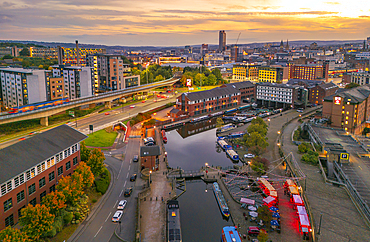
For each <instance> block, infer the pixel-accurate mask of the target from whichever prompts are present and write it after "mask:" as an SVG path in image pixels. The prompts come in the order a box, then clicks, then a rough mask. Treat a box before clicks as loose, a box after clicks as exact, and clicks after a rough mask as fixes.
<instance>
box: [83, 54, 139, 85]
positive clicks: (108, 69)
mask: <svg viewBox="0 0 370 242" xmlns="http://www.w3.org/2000/svg"><path fill="white" fill-rule="evenodd" d="M87 64H88V66H90V67H92V68H93V69H92V70H93V75H94V76H95V77H96V76H97V77H98V81H95V83H94V87H95V90H101V91H111V90H121V89H125V88H127V87H131V86H138V85H140V76H139V77H138V76H135V77H132V78H127V76H129V75H130V73H131V68H130V65H128V64H124V63H123V60H122V58H121V55H107V54H104V55H103V54H96V55H91V56H90V55H89V56H88V57H87ZM97 88H98V89H97Z"/></svg>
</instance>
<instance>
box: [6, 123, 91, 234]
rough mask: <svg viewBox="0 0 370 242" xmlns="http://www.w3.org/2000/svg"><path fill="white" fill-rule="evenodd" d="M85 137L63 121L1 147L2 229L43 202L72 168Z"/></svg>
mask: <svg viewBox="0 0 370 242" xmlns="http://www.w3.org/2000/svg"><path fill="white" fill-rule="evenodd" d="M86 138H87V136H86V135H84V134H82V133H80V132H78V131H77V130H75V129H73V128H71V127H69V126H67V125H62V126H59V127H56V128H54V129H51V130H48V131H45V132H43V133H40V134H37V135H35V136H33V137H30V138H28V139H26V140H23V141H21V142H18V143H16V144H13V145H11V146H8V147H6V148H4V149H1V150H0V165H1V169H0V184H1V185H0V187H1V191H0V204H1V205H2V206H0V229H4V228H5V227H7V226H13V225H14V224H16V223H17V222H18V220H19V218H20V217H21V210H22V209H23V208H24V207H26V206H27V205H28V204H31V205H36V204H38V203H40V202H41V200H42V198H43V197H44V196H46V194H48V193H50V192H52V191H55V187H56V185H57V184H58V180H59V179H61V178H62V176H68V175H70V174H71V173H72V172H73V170H74V169H75V168H76V166H77V165H78V164H79V162H80V144H79V143H80V142H81V141H83V140H84V139H86Z"/></svg>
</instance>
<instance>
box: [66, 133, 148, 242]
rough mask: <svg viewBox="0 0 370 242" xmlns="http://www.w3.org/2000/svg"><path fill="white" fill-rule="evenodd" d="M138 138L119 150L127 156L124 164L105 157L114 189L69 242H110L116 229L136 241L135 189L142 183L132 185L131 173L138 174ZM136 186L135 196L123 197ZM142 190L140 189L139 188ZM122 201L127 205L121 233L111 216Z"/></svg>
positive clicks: (122, 219) (107, 156)
mask: <svg viewBox="0 0 370 242" xmlns="http://www.w3.org/2000/svg"><path fill="white" fill-rule="evenodd" d="M139 141H140V140H139V139H130V140H129V142H128V143H127V145H126V146H124V147H123V148H121V149H118V150H116V152H117V153H119V152H120V153H123V154H126V155H125V158H124V161H123V162H122V161H121V160H119V159H116V158H114V157H111V156H109V152H108V153H107V154H106V161H105V163H106V164H107V166H108V168H109V169H110V171H111V173H112V180H113V183H112V188H111V190H108V191H107V194H106V197H103V198H101V199H106V200H105V201H104V200H103V201H102V202H101V204H99V205H97V206H100V207H98V208H97V210H96V211H95V213H94V214H93V215H92V217H90V218H88V219H87V221H85V222H84V223H83V224H82V225H81V230H79V231H76V232H75V233H77V234H76V236H73V237H72V238H73V239H69V240H68V241H70V242H72V241H73V242H77V241H78V242H94V241H96V242H104V241H109V240H110V239H111V237H112V236H114V230H115V229H117V232H120V234H121V235H122V236H123V238H124V239H126V240H127V241H133V240H134V236H135V224H136V217H135V215H136V205H137V203H136V199H135V197H136V196H137V193H138V189H137V188H136V187H135V184H136V183H140V181H139V179H140V178H138V180H137V181H136V182H130V180H129V179H130V177H131V175H132V174H134V173H137V171H138V163H134V162H132V157H133V155H134V154H138V150H139ZM130 186H132V187H133V191H134V192H133V194H132V195H131V196H130V197H124V195H123V194H124V190H125V189H126V188H128V187H130ZM139 187H141V186H139ZM120 200H127V206H126V208H125V209H124V210H123V211H124V214H123V216H122V218H121V222H122V223H121V230H120V228H119V224H118V223H113V222H112V216H113V214H114V213H115V212H116V211H117V209H116V208H117V204H118V202H119V201H120Z"/></svg>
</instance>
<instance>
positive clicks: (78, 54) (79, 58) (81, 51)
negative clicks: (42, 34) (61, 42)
mask: <svg viewBox="0 0 370 242" xmlns="http://www.w3.org/2000/svg"><path fill="white" fill-rule="evenodd" d="M58 48H59V50H58V58H59V59H60V60H62V62H63V63H59V64H63V65H71V66H76V65H79V66H86V56H88V55H94V54H105V53H107V50H106V49H85V48H78V49H77V48H64V47H58ZM78 63H79V64H78Z"/></svg>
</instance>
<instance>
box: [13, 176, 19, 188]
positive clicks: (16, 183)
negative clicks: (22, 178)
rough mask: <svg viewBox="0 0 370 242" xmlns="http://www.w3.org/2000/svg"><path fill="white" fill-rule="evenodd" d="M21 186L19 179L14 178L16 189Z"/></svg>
mask: <svg viewBox="0 0 370 242" xmlns="http://www.w3.org/2000/svg"><path fill="white" fill-rule="evenodd" d="M18 186H19V177H16V178H14V188H16V187H18Z"/></svg>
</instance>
